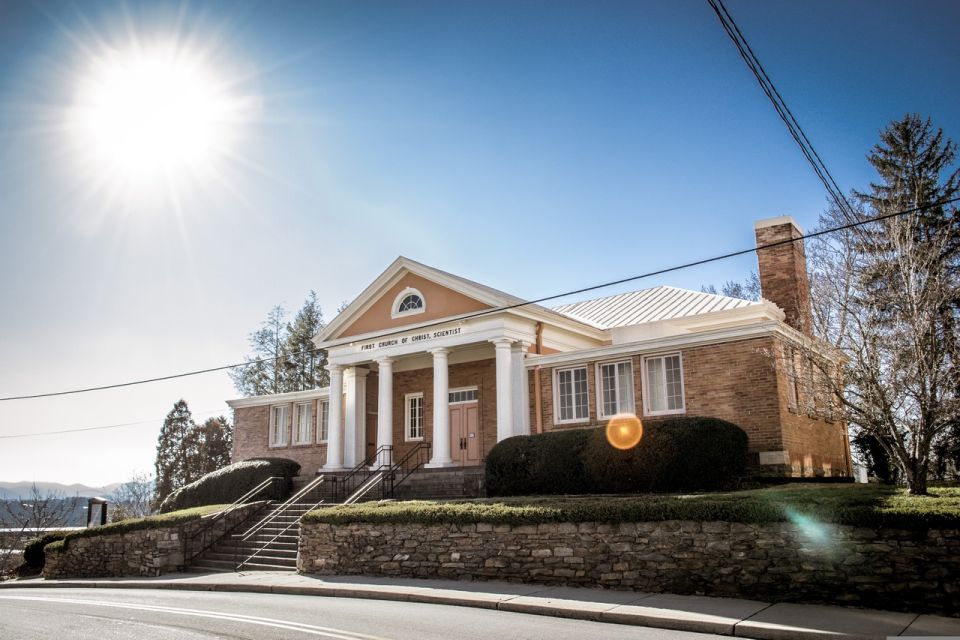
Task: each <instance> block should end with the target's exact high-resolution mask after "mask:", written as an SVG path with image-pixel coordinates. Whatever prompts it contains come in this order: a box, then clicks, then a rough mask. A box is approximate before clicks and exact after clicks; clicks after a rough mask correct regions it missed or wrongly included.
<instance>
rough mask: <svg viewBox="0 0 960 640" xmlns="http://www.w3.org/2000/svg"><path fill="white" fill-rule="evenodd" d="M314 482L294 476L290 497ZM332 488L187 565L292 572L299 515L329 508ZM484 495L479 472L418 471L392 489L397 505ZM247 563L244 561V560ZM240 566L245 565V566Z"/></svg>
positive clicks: (247, 524)
mask: <svg viewBox="0 0 960 640" xmlns="http://www.w3.org/2000/svg"><path fill="white" fill-rule="evenodd" d="M313 479H314V478H311V477H307V476H298V477H296V478H294V480H293V492H294V493H293V495H295V494H296V492H298V491H300V490H301V489H303V488H304V487H305V486H307V484H308V483H309V482H311V481H312V480H313ZM333 485H334V483H333V482H323V483H322V484H320V486H318V487H316V488H315V489H313V490H312V491H310V492H309V493H308V494H307V495H305V496H303V497H302V498H301V499H299V500H298V501H297V502H296V503H294V504H292V505H290V506H289V507H287V509H285V510H284V511H283V512H282V513H278V514H276V515H274V516H273V517H272V518H270V520H269V522H267V523H266V524H264V525H263V526H262V527H261V528H260V529H259V530H258V531H256V532H255V533H252V534H251V535H249V536H248V537H247V538H246V539H245V540H244V539H241V536H243V535H245V534H247V532H249V531H250V529H251V528H252V527H254V526H255V525H257V524H258V523H260V521H261V520H262V519H263V518H264V517H266V516H267V515H268V514H270V513H271V512H272V511H273V510H274V509H276V508H277V507H278V506H280V504H282V503H279V502H275V503H271V505H270V507H269V508H268V509H267V510H265V511H262V512H260V513H258V514H256V515H255V516H251V517H250V518H248V519H247V520H246V521H244V522H242V523H241V524H240V525H239V526H238V527H237V528H236V529H235V530H234V532H232V533H231V534H230V535H228V536H226V537H224V538H222V539H221V540H219V541H218V542H217V543H216V544H214V545H213V546H212V547H210V548H209V549H207V550H206V551H205V552H204V553H203V554H201V555H200V556H199V557H197V558H195V559H194V560H193V561H192V562H191V563H190V569H192V570H197V571H235V570H236V567H237V564H238V563H240V562H243V563H244V564H243V570H249V571H253V570H271V571H276V570H296V567H297V544H298V541H299V537H300V526H299V521H300V518H301V517H302V516H303V514H305V513H307V511H309V510H310V509H312V508H314V506H315V505H316V504H317V503H318V502H320V501H323V503H324V504H326V505H330V504H333V503H334V499H335V498H334V490H333ZM379 495H380V492H379V490H374V491H371V493H370V495H369V497H368V498H367V500H375V499H378V497H379ZM481 495H483V468H482V467H459V468H451V469H419V470H417V471H416V472H414V473H413V474H411V475H410V476H408V477H407V478H406V479H405V480H404V481H403V482H402V483H401V484H399V485H396V487H395V494H394V498H395V499H397V500H449V499H457V498H473V497H478V496H481ZM248 558H249V560H248ZM244 561H245V562H244Z"/></svg>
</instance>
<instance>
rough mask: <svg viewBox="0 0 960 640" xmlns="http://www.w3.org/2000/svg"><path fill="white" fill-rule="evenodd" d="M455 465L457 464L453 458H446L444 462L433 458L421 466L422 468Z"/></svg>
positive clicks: (442, 467) (439, 467)
mask: <svg viewBox="0 0 960 640" xmlns="http://www.w3.org/2000/svg"><path fill="white" fill-rule="evenodd" d="M455 466H457V465H455V464H454V463H453V460H448V461H446V462H434V461H433V460H431V461H430V462H428V463H427V464H425V465H423V468H424V469H445V468H447V467H455Z"/></svg>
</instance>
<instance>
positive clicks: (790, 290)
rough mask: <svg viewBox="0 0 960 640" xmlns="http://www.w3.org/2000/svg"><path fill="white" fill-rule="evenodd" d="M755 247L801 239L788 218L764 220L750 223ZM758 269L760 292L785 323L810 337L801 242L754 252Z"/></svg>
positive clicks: (803, 256) (805, 265)
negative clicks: (784, 315)
mask: <svg viewBox="0 0 960 640" xmlns="http://www.w3.org/2000/svg"><path fill="white" fill-rule="evenodd" d="M753 229H754V232H755V233H756V236H757V247H761V246H763V245H767V244H770V243H773V242H780V241H783V240H789V239H792V238H799V237H801V236H803V232H802V231H801V230H800V227H799V226H798V225H797V223H796V221H795V220H794V219H793V218H791V217H790V216H780V217H779V218H767V219H766V220H758V221H757V222H755V223H753ZM757 262H758V263H759V267H760V291H761V294H762V295H763V297H764V298H765V299H767V300H769V301H770V302H772V303H774V304H775V305H777V306H778V307H780V308H781V309H783V312H784V313H785V314H786V316H787V317H786V323H787V324H788V325H790V326H791V327H793V328H794V329H796V330H798V331H800V332H801V333H804V334H806V335H811V332H812V327H811V311H810V280H809V278H808V277H807V255H806V253H804V250H803V240H797V241H796V242H789V243H784V244H781V245H778V246H776V247H770V248H769V249H760V250H759V251H757Z"/></svg>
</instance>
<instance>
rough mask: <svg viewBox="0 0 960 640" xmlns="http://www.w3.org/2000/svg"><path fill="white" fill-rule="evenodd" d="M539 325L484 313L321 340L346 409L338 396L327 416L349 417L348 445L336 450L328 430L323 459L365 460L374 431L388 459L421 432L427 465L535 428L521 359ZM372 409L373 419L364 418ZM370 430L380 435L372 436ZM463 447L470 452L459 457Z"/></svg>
mask: <svg viewBox="0 0 960 640" xmlns="http://www.w3.org/2000/svg"><path fill="white" fill-rule="evenodd" d="M526 325H529V326H526ZM534 331H535V326H534V323H528V322H526V323H525V322H521V321H517V320H515V319H511V318H508V317H501V318H494V317H487V318H483V319H479V318H475V319H468V320H461V321H457V322H455V323H451V324H443V325H440V326H435V327H430V328H429V329H428V330H413V331H411V332H400V333H398V332H390V333H389V335H387V336H372V337H365V338H363V339H357V340H351V341H349V342H346V343H342V344H339V345H323V346H326V348H327V349H328V361H329V362H330V373H331V375H330V380H331V388H332V389H335V388H336V387H337V384H338V381H337V378H339V379H340V382H339V384H340V386H341V388H342V397H343V398H344V402H343V405H344V407H345V409H344V410H343V413H342V416H341V414H340V408H339V407H337V406H336V403H334V402H331V403H330V414H329V420H330V424H331V425H336V424H337V423H338V422H339V421H340V420H341V419H342V421H343V444H342V446H343V451H344V455H343V457H342V459H340V460H338V459H337V456H336V453H335V452H334V447H335V446H336V444H335V440H336V437H335V436H334V435H333V431H331V437H330V442H329V445H328V447H329V448H328V462H327V465H325V466H324V469H326V470H331V471H333V470H337V469H342V468H350V467H353V466H355V465H357V464H359V463H360V462H361V461H363V459H364V458H366V457H367V456H368V455H369V454H370V452H369V451H367V447H366V445H365V442H369V441H372V442H375V449H374V450H383V451H384V452H385V453H382V454H381V456H380V459H378V460H377V464H379V465H381V466H382V465H386V464H390V463H391V460H390V454H389V452H401V451H402V450H403V449H404V448H406V446H407V445H410V444H411V443H415V442H418V441H424V442H429V443H430V444H431V457H430V462H429V463H428V464H427V466H428V467H431V468H438V467H451V466H460V465H462V464H464V463H465V462H473V463H474V464H479V462H480V460H481V459H482V457H483V456H484V454H485V450H487V449H488V448H489V447H492V445H493V444H495V443H496V442H499V441H501V440H503V439H505V438H509V437H510V436H513V435H519V434H529V433H530V412H529V410H527V408H526V404H525V397H527V395H528V394H525V393H524V391H525V388H526V385H525V384H524V382H525V375H524V360H525V358H526V355H527V353H528V351H529V348H530V346H531V344H533V341H534V339H535V336H534ZM451 370H453V371H454V378H455V381H454V383H453V384H451ZM371 378H374V379H375V380H376V387H375V394H376V395H375V397H374V398H370V397H369V396H370V395H371V394H370V393H369V392H368V391H367V389H366V385H367V384H368V382H369V381H370V379H371ZM460 391H463V392H464V393H461V394H459V395H455V398H454V402H453V403H451V392H454V394H457V393H458V392H460ZM417 394H422V395H417ZM335 395H336V394H331V397H333V396H335ZM461 396H462V397H463V398H466V400H461V399H459V398H460V397H461ZM488 396H489V397H488ZM365 397H366V398H367V399H368V406H367V408H366V409H362V408H361V407H360V406H359V404H358V399H360V398H365ZM490 400H493V402H489V401H490ZM371 401H372V402H371ZM465 405H472V406H465ZM490 409H492V411H491V410H490ZM368 418H370V419H372V424H367V423H366V422H365V420H366V419H368ZM465 424H466V425H467V426H466V427H465V426H464V425H465ZM470 425H472V427H470ZM419 429H422V432H420V433H422V435H420V436H419V439H417V438H418V437H417V435H416V434H417V433H418V432H419ZM368 431H369V432H370V434H371V435H374V438H372V439H367V438H366V436H367V434H368ZM488 445H489V446H488ZM458 451H471V452H472V453H473V454H472V455H469V456H467V457H466V458H465V459H455V458H456V455H455V452H458ZM477 453H479V455H476V454H477Z"/></svg>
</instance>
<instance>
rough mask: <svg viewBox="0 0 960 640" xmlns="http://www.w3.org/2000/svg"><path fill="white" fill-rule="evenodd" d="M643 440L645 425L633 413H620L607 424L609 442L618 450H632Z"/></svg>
mask: <svg viewBox="0 0 960 640" xmlns="http://www.w3.org/2000/svg"><path fill="white" fill-rule="evenodd" d="M641 438H643V423H641V422H640V418H638V417H637V416H635V415H634V414H632V413H618V414H617V415H615V416H613V417H612V418H610V422H608V423H607V442H609V443H610V446H612V447H615V448H617V449H621V450H626V449H632V448H634V447H635V446H637V445H638V444H639V443H640V439H641Z"/></svg>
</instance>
